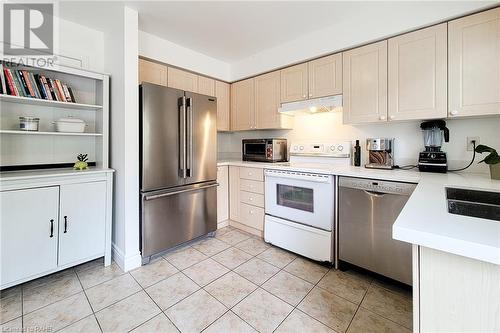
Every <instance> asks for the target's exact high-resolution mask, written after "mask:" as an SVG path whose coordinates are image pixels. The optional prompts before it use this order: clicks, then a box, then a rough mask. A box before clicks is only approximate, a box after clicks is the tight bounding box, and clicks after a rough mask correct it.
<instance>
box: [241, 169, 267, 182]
mask: <svg viewBox="0 0 500 333" xmlns="http://www.w3.org/2000/svg"><path fill="white" fill-rule="evenodd" d="M240 178H241V179H249V180H258V181H261V182H263V181H264V169H257V168H245V167H240Z"/></svg>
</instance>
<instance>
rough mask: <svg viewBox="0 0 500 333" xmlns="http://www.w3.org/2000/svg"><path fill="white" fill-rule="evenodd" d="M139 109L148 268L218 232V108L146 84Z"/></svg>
mask: <svg viewBox="0 0 500 333" xmlns="http://www.w3.org/2000/svg"><path fill="white" fill-rule="evenodd" d="M139 105H140V140H141V142H140V163H141V164H140V172H141V175H140V200H141V229H140V233H141V254H142V258H143V262H147V261H149V258H150V257H151V256H152V255H154V254H157V253H160V252H163V251H164V250H167V249H169V248H172V247H174V246H176V245H179V244H181V243H184V242H186V241H189V240H191V239H194V238H196V237H198V236H202V235H205V234H207V233H209V232H212V231H215V230H216V229H217V188H216V186H217V182H216V178H217V160H216V159H217V127H216V118H217V102H216V99H215V97H211V96H205V95H200V94H195V93H191V92H187V91H182V90H178V89H173V88H166V87H163V86H159V85H155V84H150V83H143V84H141V85H140V86H139ZM125 148H126V147H125Z"/></svg>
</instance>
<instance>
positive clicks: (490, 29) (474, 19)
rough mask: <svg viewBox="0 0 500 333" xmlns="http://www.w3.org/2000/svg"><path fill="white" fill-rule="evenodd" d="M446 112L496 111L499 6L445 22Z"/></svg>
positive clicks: (499, 74) (460, 114)
mask: <svg viewBox="0 0 500 333" xmlns="http://www.w3.org/2000/svg"><path fill="white" fill-rule="evenodd" d="M448 82H449V84H448V98H449V107H448V109H449V115H450V116H451V117H464V116H476V115H493V114H495V115H498V114H500V8H498V7H497V8H495V9H491V10H488V11H485V12H482V13H478V14H475V15H470V16H466V17H463V18H460V19H457V20H454V21H450V22H449V23H448Z"/></svg>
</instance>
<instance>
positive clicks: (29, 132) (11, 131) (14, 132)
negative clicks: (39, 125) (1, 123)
mask: <svg viewBox="0 0 500 333" xmlns="http://www.w3.org/2000/svg"><path fill="white" fill-rule="evenodd" d="M0 134H22V135H66V136H68V135H69V136H102V134H101V133H70V132H39V131H18V130H0Z"/></svg>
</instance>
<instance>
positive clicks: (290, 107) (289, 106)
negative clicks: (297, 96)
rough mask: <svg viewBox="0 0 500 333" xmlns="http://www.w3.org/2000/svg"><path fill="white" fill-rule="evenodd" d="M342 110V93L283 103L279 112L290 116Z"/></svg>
mask: <svg viewBox="0 0 500 333" xmlns="http://www.w3.org/2000/svg"><path fill="white" fill-rule="evenodd" d="M332 111H342V95H334V96H327V97H320V98H313V99H308V100H305V101H297V102H290V103H282V104H281V107H280V108H279V109H278V112H279V113H283V114H286V115H290V116H297V115H306V114H307V115H309V114H316V113H324V112H332Z"/></svg>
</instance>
